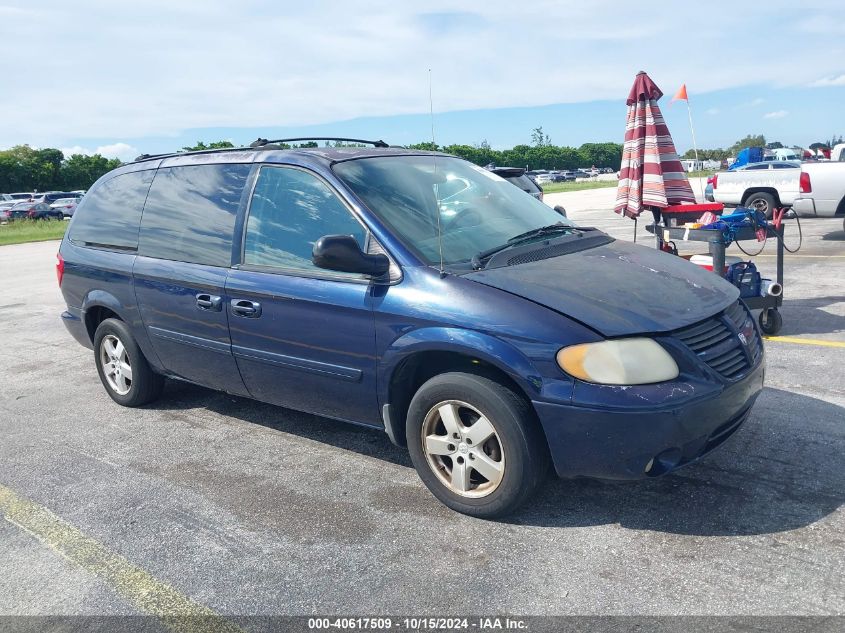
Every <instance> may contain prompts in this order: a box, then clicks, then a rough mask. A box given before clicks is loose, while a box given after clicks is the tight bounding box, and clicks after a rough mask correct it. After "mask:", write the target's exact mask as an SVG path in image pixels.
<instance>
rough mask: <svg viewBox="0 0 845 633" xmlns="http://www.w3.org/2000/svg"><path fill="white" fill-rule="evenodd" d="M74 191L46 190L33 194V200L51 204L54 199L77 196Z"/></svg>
mask: <svg viewBox="0 0 845 633" xmlns="http://www.w3.org/2000/svg"><path fill="white" fill-rule="evenodd" d="M77 197H79V196H77V195H76V194H74V193H70V192H65V191H48V192H45V193H38V194H34V197H33V201H34V202H45V203H46V204H48V205H51V204H53V203H54V202H55V201H56V200H61V199H62V198H77Z"/></svg>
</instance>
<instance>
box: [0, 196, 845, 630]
mask: <svg viewBox="0 0 845 633" xmlns="http://www.w3.org/2000/svg"><path fill="white" fill-rule="evenodd" d="M610 191H612V190H610ZM584 193H590V194H591V195H592V194H593V192H584ZM558 195H560V196H573V194H558ZM605 195H606V194H605ZM566 199H567V200H569V201H570V206H571V210H570V216H571V217H573V218H574V219H576V220H577V221H578V222H580V223H583V224H587V223H589V224H592V225H598V226H601V227H603V228H605V229H607V230H609V231H610V232H611V233H614V234H617V235H619V236H622V237H624V236H626V235H628V234H629V233H630V230H631V226H630V222H629V221H627V220H625V219H623V218H619V217H617V216H614V215H613V214H612V213H610V212H608V211H606V210H601V208H598V207H597V208H594V209H590V208H583V209H576V206H577V205H574V204H573V203H572V201H573V200H575V198H569V197H567V198H566ZM547 201H549V202H552V201H553V196H549V197H548V198H547ZM564 205H565V206H566V202H564ZM602 205H604V203H602ZM586 206H587V207H589V206H590V203H589V202H588V203H587V204H586ZM603 208H604V209H607V208H608V206H603ZM641 228H642V227H641ZM804 234H805V235H804V240H805V245H804V248H803V249H802V250H801V251H800V253H799V254H798V255H795V256H789V258H788V259H787V267H786V271H787V283H786V301H785V303H784V307H783V310H782V312H783V316H784V329H783V331H782V332H781V335H782V338H783V340H777V339H775V340H770V341H767V343H766V351H767V357H768V361H767V362H768V370H767V375H766V384H767V386H766V389H765V391H764V393H763V394H762V396H761V397H760V399H759V401H758V403H757V405H756V407H755V408H754V410H753V412H752V414H751V417H750V419H749V421H748V422H747V424H746V425H745V426H744V427H743V428H742V429H741V430H740V431H739V432H738V433H737V434H736V435H735V436H734V437H733V438H731V440H730V441H729V442H727V443H726V445H724V446H723V447H722V448H721V449H720V450H718V451H717V452H715V453H714V454H712V455H710V456H708V457H707V458H706V459H704V460H702V461H701V462H699V463H697V464H694V465H692V466H690V467H688V468H686V469H683V470H681V471H679V472H677V473H675V474H672V475H670V476H667V477H664V478H661V479H657V480H649V481H644V482H637V483H624V484H620V483H602V482H595V481H559V480H551V481H550V482H549V483H548V484H547V485H546V487H545V488H544V489H543V491H542V493H541V494H540V496H539V497H538V498H537V499H536V500H535V501H534V502H532V503H531V504H530V505H529V506H527V507H526V509H525V510H524V511H522V512H520V513H519V514H517V515H515V516H513V517H510V518H509V519H507V520H505V521H502V522H489V521H483V520H478V519H472V518H469V517H466V516H462V515H459V514H455V513H453V512H451V511H449V510H448V509H446V508H445V507H443V506H441V505H440V504H439V503H437V502H436V501H435V500H434V498H433V497H432V496H431V495H430V494H429V493H428V491H427V490H426V489H425V488H424V487H423V485H422V484H421V483H420V481H419V480H418V478H417V476H416V474H415V472H414V470H413V469H412V468H411V466H410V462H409V460H408V457H407V455H406V454H405V453H404V452H403V451H402V450H400V449H398V448H395V447H394V446H392V445H391V444H390V442H389V441H388V439H387V437H386V436H385V435H384V434H383V433H382V432H379V431H374V430H368V429H362V428H357V427H353V426H349V425H344V424H341V423H338V422H333V421H331V420H327V419H323V418H319V417H315V416H312V415H305V414H301V413H297V412H294V411H289V410H285V409H280V408H276V407H272V406H268V405H263V404H260V403H256V402H253V401H250V400H247V399H242V398H235V397H232V396H228V395H224V394H220V393H215V392H213V391H209V390H206V389H203V388H199V387H194V386H191V385H187V384H180V383H177V382H172V383H170V384H169V385H168V387H167V390H166V393H165V396H164V397H163V398H162V399H161V400H160V401H159V402H157V403H155V404H153V405H151V406H148V407H146V408H142V409H137V410H130V409H124V408H121V407H119V406H118V405H116V404H115V403H114V402H112V400H110V399H109V398H108V396H107V395H106V393H105V391H104V390H103V388H102V386H101V384H100V382H99V380H98V378H97V373H96V370H95V368H94V362H93V356H92V352H90V351H89V350H86V349H84V348H82V347H80V346H79V345H78V344H76V343H75V341H73V340H72V339H71V337H70V336H69V335H68V334H67V333H66V332H65V330H64V328H63V326H62V324H61V323H60V321H59V314H60V312H61V311H62V309H63V303H62V299H61V295H60V293H59V290H58V287H57V284H56V277H55V272H54V267H53V266H54V261H55V258H54V254H55V252H56V249H57V243H55V242H45V243H37V244H27V245H19V246H4V247H0V514H3V516H4V517H5V519H6V520H4V521H0V614H4V615H9V614H30V615H31V614H131V613H150V612H152V613H167V612H169V611H172V610H174V609H177V608H180V609H187V611H188V612H190V613H194V612H197V613H217V614H223V615H225V616H230V615H237V614H257V613H260V614H300V615H308V614H320V613H335V614H347V615H352V614H357V615H377V614H430V615H449V614H495V613H499V614H501V613H514V614H649V615H659V614H749V615H778V614H779V615H786V614H843V613H845V566H844V565H843V552H845V513H843V511H842V507H841V506H842V503H843V500H845V387H843V385H845V379H843V378H845V370H843V359H845V347H844V346H843V344H845V283H843V279H845V248H843V246H845V233H843V232H842V226H841V222H836V221H827V220H813V221H806V222H805V223H804ZM640 235H641V237H644V236H645V233H644V231H641V233H640ZM787 239H791V237H789V236H788V238H787ZM768 248H769V249H771V245H770V246H769V247H768ZM770 252H773V251H771V250H767V251H764V255H765V254H767V253H770ZM769 261H770V260H768V259H765V258H760V259H759V262H760V265H761V268H763V267H765V266H767V265H768V264H767V262H769ZM771 261H772V262H773V260H771ZM772 265H773V264H772ZM787 339H789V340H787ZM792 339H798V341H797V342H795V341H793V340H792ZM802 341H803V342H802ZM151 605H152V606H151ZM156 605H157V606H156ZM156 608H158V609H159V611H158V612H156V611H155V609H156Z"/></svg>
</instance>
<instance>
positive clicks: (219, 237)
mask: <svg viewBox="0 0 845 633" xmlns="http://www.w3.org/2000/svg"><path fill="white" fill-rule="evenodd" d="M249 170H250V166H249V165H226V164H223V165H189V166H185V167H165V168H163V169H159V170H158V171H157V172H156V176H155V179H154V180H153V184H152V186H151V187H150V193H149V196H147V204H146V206H145V207H144V215H143V218H142V219H141V237H140V241H139V245H138V253H139V254H140V255H146V256H148V257H159V258H161V259H172V260H176V261H182V262H193V263H197V264H208V265H211V266H229V264H230V263H231V259H232V234H233V233H234V229H235V215H236V214H237V212H238V206H239V205H240V201H241V194H242V193H243V189H244V184H245V183H246V179H247V176H248V175H249ZM86 197H87V196H86Z"/></svg>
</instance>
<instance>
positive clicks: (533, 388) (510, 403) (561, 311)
mask: <svg viewBox="0 0 845 633" xmlns="http://www.w3.org/2000/svg"><path fill="white" fill-rule="evenodd" d="M375 145H376V147H374V148H361V147H357V148H313V149H282V148H281V147H280V146H279V145H274V144H273V143H267V142H263V144H259V145H258V146H257V147H253V148H248V149H235V150H218V151H210V152H196V153H188V154H176V155H168V156H159V157H145V158H141V159H139V160H137V161H136V162H133V163H131V164H128V165H124V166H122V167H120V168H118V169H116V170H114V171H112V172H110V173H108V174H106V175H105V176H103V177H102V178H101V179H100V180H99V181H98V182H97V183H96V184H95V185H94V186H93V187H92V188H91V190H90V191H89V192H88V194H87V195H86V196H85V197H84V198H83V199H82V202H81V203H80V205H79V207H78V209H77V211H76V214H75V215H74V217H73V219H72V221H71V224H70V227H69V229H68V233H67V236H66V237H65V239H64V240H63V242H62V245H61V249H60V251H59V254H58V263H57V274H58V280H59V284H60V286H61V291H62V293H63V295H64V298H65V301H66V303H67V310H66V311H65V312H64V313H63V314H62V319H63V320H64V323H65V324H66V326H67V329H68V330H69V331H70V333H71V334H72V335H73V336H74V337H75V338H76V340H77V341H79V342H80V343H81V344H82V345H84V346H86V347H88V348H91V349H93V350H94V360H95V363H96V367H97V371H98V373H99V376H100V379H101V381H102V383H103V385H104V387H105V389H106V392H107V393H108V394H109V396H111V398H112V399H114V400H115V401H116V402H117V403H119V404H121V405H124V406H129V407H135V406H139V405H143V404H146V403H149V402H152V401H153V400H155V399H156V398H157V397H159V395H160V394H161V393H162V386H163V381H164V380H165V378H175V379H179V380H185V381H190V382H192V383H196V384H198V385H204V386H206V387H209V388H211V389H217V390H222V391H225V392H228V393H231V394H235V395H238V396H244V397H249V398H255V399H257V400H261V401H264V402H268V403H273V404H275V405H280V406H283V407H288V408H291V409H297V410H301V411H307V412H311V413H315V414H319V415H321V416H325V417H330V418H336V419H341V420H346V421H349V422H353V423H358V424H364V425H368V426H372V427H377V428H383V429H384V430H385V431H386V433H387V434H388V435H389V437H390V439H391V440H392V441H393V442H394V443H395V444H397V445H400V446H406V447H407V449H408V451H409V452H410V455H411V459H412V461H413V464H414V466H415V467H416V470H417V471H418V473H419V476H420V477H421V478H422V480H423V482H424V483H425V485H426V486H427V487H428V488H429V489H430V490H431V492H432V493H433V494H434V495H435V496H436V497H437V498H438V499H439V500H440V501H442V502H443V503H444V504H446V505H447V506H449V507H451V508H453V509H455V510H457V511H460V512H464V513H467V514H471V515H475V516H480V517H496V516H501V515H503V514H505V513H508V512H511V511H513V510H514V509H515V508H516V507H518V506H519V504H520V503H522V502H523V501H524V500H525V499H526V498H528V497H529V496H530V495H531V493H532V492H533V491H535V490H536V489H537V488H538V486H539V485H540V484H541V482H542V481H543V480H544V478H545V476H546V474H547V471H548V469H549V466H550V465H551V466H553V467H554V470H555V471H556V473H557V475H558V476H561V477H577V476H586V477H594V478H604V479H637V478H645V477H656V476H660V475H663V474H665V473H668V472H670V471H672V470H674V469H676V468H679V467H681V466H683V465H685V464H688V463H690V462H692V461H693V460H696V459H698V458H700V457H701V456H703V455H705V454H706V453H708V452H709V451H711V450H712V449H714V448H715V447H717V446H718V445H720V444H721V443H722V442H724V441H725V440H726V439H727V438H728V437H729V436H731V434H733V433H734V432H735V431H736V430H737V429H738V428H739V427H740V425H742V423H743V422H744V421H745V420H746V418H747V417H748V415H749V411H750V409H751V407H752V405H753V403H754V401H755V399H756V398H757V396H758V394H759V392H760V390H761V389H762V382H763V373H764V361H763V344H762V340H761V338H760V335H759V333H758V331H757V329H756V327H757V326H756V324H755V322H754V320H753V319H752V318H751V317H750V315H749V312H748V310H747V309H746V307H745V306H744V304H743V303H742V302H741V301H740V300H739V297H738V291H737V289H736V288H734V287H733V286H731V285H730V284H728V283H727V282H725V281H723V280H722V279H720V278H718V277H717V276H715V275H713V274H711V273H708V272H706V271H703V270H701V269H699V268H698V267H696V266H692V265H690V264H689V263H688V262H686V261H684V260H683V259H680V258H678V257H675V256H672V255H668V254H665V253H661V252H658V251H655V250H653V249H650V248H645V247H641V246H636V245H633V244H630V243H626V242H622V241H618V240H614V239H613V238H611V237H609V236H608V235H606V234H604V233H602V232H601V231H598V230H595V229H591V228H589V227H578V226H576V225H574V224H573V223H571V222H570V221H569V220H567V219H565V218H562V217H561V216H560V215H559V214H558V213H556V212H555V211H554V210H552V209H551V208H549V207H548V206H546V205H545V204H543V203H542V202H540V201H538V200H536V199H535V198H533V197H531V196H530V195H528V194H526V193H524V192H522V191H520V190H519V189H518V188H517V187H514V186H513V185H511V184H510V183H508V182H506V181H505V180H503V179H501V178H499V177H498V176H496V175H494V174H491V173H490V172H488V171H486V170H484V169H481V168H479V167H476V166H474V165H472V164H470V163H468V162H466V161H463V160H460V159H458V158H455V157H451V156H448V155H445V154H439V153H438V154H435V153H426V152H421V151H409V150H405V149H401V148H389V147H386V146H384V144H382V143H376V144H375ZM453 182H459V183H460V186H458V187H455V186H452V183H453Z"/></svg>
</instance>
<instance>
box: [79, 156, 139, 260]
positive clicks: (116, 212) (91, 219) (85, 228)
mask: <svg viewBox="0 0 845 633" xmlns="http://www.w3.org/2000/svg"><path fill="white" fill-rule="evenodd" d="M154 173H155V171H154V170H148V171H136V172H132V173H129V174H120V175H118V176H115V177H114V178H110V179H108V180H106V181H104V182H101V183H100V184H99V185H97V186H96V187H94V188H93V189H91V191H89V192H88V194H87V195H86V196H85V197H84V198H83V199H82V200H81V201H80V203H79V206H78V207H77V209H76V212H75V213H74V216H73V222H72V223H71V225H70V229H69V234H68V235H69V237H70V240H71V241H72V242H73V243H75V244H84V245H86V246H98V247H101V248H115V249H119V250H131V251H134V250H136V249H137V248H138V225H139V224H140V222H141V210H142V209H143V208H144V199H145V198H146V197H147V191H149V189H150V183H151V182H152V181H153V174H154Z"/></svg>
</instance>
